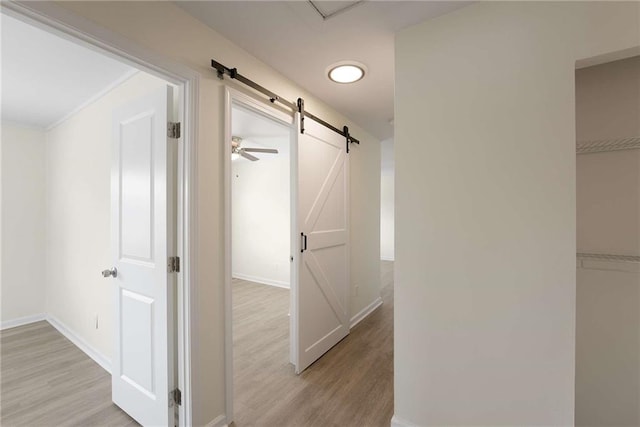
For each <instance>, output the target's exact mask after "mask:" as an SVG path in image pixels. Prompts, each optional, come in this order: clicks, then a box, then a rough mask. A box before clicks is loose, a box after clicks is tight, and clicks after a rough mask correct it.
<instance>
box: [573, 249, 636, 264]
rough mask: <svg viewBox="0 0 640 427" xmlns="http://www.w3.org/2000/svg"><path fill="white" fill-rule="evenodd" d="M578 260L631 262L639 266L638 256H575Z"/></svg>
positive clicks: (582, 254)
mask: <svg viewBox="0 0 640 427" xmlns="http://www.w3.org/2000/svg"><path fill="white" fill-rule="evenodd" d="M577 257H578V259H588V260H593V261H610V262H611V261H612V262H631V263H637V264H640V256H635V255H614V254H588V253H580V252H578V254H577Z"/></svg>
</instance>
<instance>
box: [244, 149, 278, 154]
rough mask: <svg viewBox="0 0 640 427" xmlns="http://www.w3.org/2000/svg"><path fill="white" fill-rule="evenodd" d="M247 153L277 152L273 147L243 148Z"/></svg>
mask: <svg viewBox="0 0 640 427" xmlns="http://www.w3.org/2000/svg"><path fill="white" fill-rule="evenodd" d="M243 150H244V151H246V152H247V153H271V154H278V150H276V149H275V148H243Z"/></svg>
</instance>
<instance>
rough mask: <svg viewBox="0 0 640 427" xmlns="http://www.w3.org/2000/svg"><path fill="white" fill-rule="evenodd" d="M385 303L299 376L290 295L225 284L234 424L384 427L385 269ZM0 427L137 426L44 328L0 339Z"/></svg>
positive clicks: (388, 385)
mask: <svg viewBox="0 0 640 427" xmlns="http://www.w3.org/2000/svg"><path fill="white" fill-rule="evenodd" d="M381 275H382V283H383V284H385V286H384V288H383V292H382V298H383V300H384V304H383V305H382V307H380V308H378V309H377V310H376V311H375V312H374V313H372V314H371V315H370V316H369V317H368V318H367V319H365V320H364V321H362V322H361V323H360V324H359V325H358V326H356V327H355V328H354V329H353V330H352V331H351V334H350V335H349V336H348V337H347V338H345V339H344V340H343V341H342V342H340V343H339V344H338V345H337V346H335V347H334V348H333V349H331V350H330V351H329V352H328V353H327V354H325V355H324V356H323V357H322V358H321V359H320V360H318V361H317V362H316V363H314V364H313V365H312V366H311V367H309V368H308V369H307V370H306V371H305V372H303V373H302V374H301V375H299V376H298V375H295V374H294V372H293V367H292V366H291V365H290V364H289V346H288V343H289V318H288V316H287V313H288V307H289V299H288V298H289V295H288V294H289V291H287V290H285V289H278V288H274V287H271V286H265V285H257V284H252V283H250V282H244V281H236V282H235V283H234V352H235V359H234V363H235V373H234V375H235V413H236V422H235V423H234V424H233V425H235V426H239V427H244V426H269V427H271V426H274V427H276V426H278V427H279V426H296V427H301V426H323V427H324V426H385V427H388V426H389V422H390V419H391V416H392V414H393V263H389V262H383V263H382V267H381ZM0 346H1V353H0V424H1V425H2V426H136V425H137V423H136V422H135V421H134V420H133V419H132V418H130V417H129V416H128V415H127V414H126V413H124V412H123V411H122V410H120V409H119V408H118V407H117V406H115V405H114V404H113V403H112V402H111V377H110V375H109V374H108V373H107V372H106V371H104V370H103V369H102V368H101V367H100V366H99V365H98V364H96V363H95V362H94V361H93V360H91V359H90V358H89V357H88V356H87V355H85V354H84V353H83V352H82V351H81V350H79V349H78V348H77V347H76V346H75V345H74V344H72V343H71V342H70V341H69V340H67V339H66V338H65V337H64V336H62V335H61V334H60V333H59V332H58V331H57V330H55V329H54V328H53V327H52V326H51V325H49V324H48V323H47V322H37V323H33V324H30V325H26V326H21V327H17V328H12V329H7V330H4V331H1V332H0Z"/></svg>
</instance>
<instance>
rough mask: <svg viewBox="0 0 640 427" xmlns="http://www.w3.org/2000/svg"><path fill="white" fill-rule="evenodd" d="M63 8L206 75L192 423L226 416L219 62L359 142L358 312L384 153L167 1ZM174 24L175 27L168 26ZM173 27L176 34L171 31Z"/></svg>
mask: <svg viewBox="0 0 640 427" xmlns="http://www.w3.org/2000/svg"><path fill="white" fill-rule="evenodd" d="M60 4H61V5H62V6H63V7H65V8H67V9H68V10H70V11H73V12H75V13H77V14H80V15H81V16H82V17H84V18H86V19H89V20H92V21H94V22H95V23H97V24H98V25H100V26H101V27H103V28H106V29H108V30H111V31H113V32H115V33H117V34H118V35H119V36H122V37H124V38H126V39H128V40H130V41H132V42H133V43H136V44H137V45H139V46H142V47H143V48H146V49H148V50H150V51H152V52H154V53H156V54H160V55H163V56H165V57H167V58H169V59H171V60H173V61H176V62H179V63H181V64H183V65H185V66H188V67H190V68H191V69H193V70H197V71H198V72H200V73H201V80H200V87H199V99H198V101H199V106H200V116H199V117H198V119H199V121H198V123H199V128H198V180H197V181H198V182H197V188H198V207H197V217H198V224H197V227H198V243H197V244H198V259H197V260H196V261H197V265H198V271H197V280H198V282H197V292H198V295H197V304H198V307H197V316H198V321H197V324H196V325H194V335H193V338H192V339H193V341H194V343H195V346H194V349H193V350H194V354H193V359H192V369H193V384H192V387H193V396H192V397H193V399H194V400H193V408H194V409H193V412H194V420H193V424H194V425H202V424H206V423H208V422H210V421H211V420H213V419H215V418H217V417H218V416H222V415H224V412H225V409H224V408H225V399H224V354H225V352H224V351H225V349H224V324H225V319H224V303H223V302H224V293H223V292H224V265H225V264H224V260H225V254H224V238H223V237H224V205H223V200H224V191H223V182H224V174H223V163H222V162H223V144H224V143H225V142H224V110H223V105H224V101H223V98H224V91H223V86H224V85H225V84H230V85H232V86H234V85H235V83H233V82H230V81H229V80H228V79H225V80H224V81H220V80H219V79H218V78H217V76H216V73H215V72H213V71H212V70H211V68H210V66H209V64H210V63H211V59H212V58H214V59H216V60H218V61H220V62H222V63H223V64H225V65H227V66H230V67H237V68H238V70H239V72H240V73H242V74H243V75H245V76H247V77H248V78H251V79H253V80H255V81H257V82H258V83H260V84H261V85H263V86H265V87H268V88H269V89H270V90H272V91H274V92H276V93H278V94H279V95H281V96H283V97H285V98H287V99H297V98H298V97H303V98H304V100H305V107H306V108H307V109H308V110H309V111H312V112H313V113H314V114H316V115H318V116H320V117H322V118H323V119H324V120H326V121H328V122H330V123H337V124H338V125H342V124H346V125H347V126H349V129H350V131H351V132H352V133H353V135H354V136H355V137H357V138H358V139H359V140H360V141H361V144H360V145H359V146H354V147H352V150H351V154H350V155H349V162H350V167H351V169H350V173H351V206H350V208H351V243H352V244H351V286H352V288H353V287H355V286H359V292H358V295H357V296H356V297H354V298H351V312H352V313H357V312H359V311H360V310H362V309H363V308H365V307H367V306H368V305H369V304H370V303H371V302H372V301H374V300H375V299H376V298H378V297H379V295H380V293H379V287H380V272H379V258H380V215H379V212H380V208H379V207H380V178H379V174H380V147H379V141H377V140H376V139H375V138H373V137H372V136H371V135H369V134H368V133H367V132H365V131H364V130H363V129H362V128H360V127H359V126H357V125H356V124H355V123H353V122H351V121H350V120H348V119H347V118H345V117H344V116H342V115H340V114H338V113H337V112H335V111H334V110H332V109H331V108H329V107H328V106H327V105H325V104H323V103H322V102H320V101H318V100H317V99H316V98H314V97H313V96H311V95H309V94H308V93H307V92H306V91H304V90H302V89H301V88H299V87H298V86H296V85H294V84H293V83H292V82H291V81H289V80H287V79H285V78H284V77H283V76H281V75H280V74H279V73H277V72H275V71H274V70H273V69H271V68H269V67H267V66H266V65H265V64H263V63H262V62H260V61H259V60H257V59H256V58H254V57H252V56H251V55H249V54H248V53H246V52H245V51H243V50H242V49H240V48H238V47H237V46H236V45H234V44H233V43H231V42H230V41H228V40H226V39H225V38H224V37H222V36H220V35H219V34H218V33H216V32H215V31H213V30H211V29H210V28H208V27H206V26H205V25H204V24H202V23H201V22H199V21H198V20H196V19H194V18H193V17H191V16H189V15H188V14H186V13H185V12H184V11H183V10H181V9H180V8H178V7H177V6H176V5H174V4H172V3H170V2H63V3H60ZM169 23H170V24H169ZM167 25H171V28H172V31H167Z"/></svg>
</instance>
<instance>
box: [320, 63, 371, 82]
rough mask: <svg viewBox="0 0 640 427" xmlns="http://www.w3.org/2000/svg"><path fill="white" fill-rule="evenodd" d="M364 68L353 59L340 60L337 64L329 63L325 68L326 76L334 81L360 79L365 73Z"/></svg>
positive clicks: (355, 80)
mask: <svg viewBox="0 0 640 427" xmlns="http://www.w3.org/2000/svg"><path fill="white" fill-rule="evenodd" d="M366 68H367V67H365V66H364V65H363V64H360V63H359V62H355V61H342V62H339V63H337V64H333V65H330V66H329V68H327V76H328V77H329V80H331V81H333V82H336V83H354V82H357V81H358V80H362V78H363V77H364V75H365V72H366Z"/></svg>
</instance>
